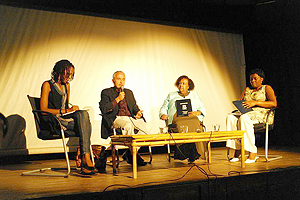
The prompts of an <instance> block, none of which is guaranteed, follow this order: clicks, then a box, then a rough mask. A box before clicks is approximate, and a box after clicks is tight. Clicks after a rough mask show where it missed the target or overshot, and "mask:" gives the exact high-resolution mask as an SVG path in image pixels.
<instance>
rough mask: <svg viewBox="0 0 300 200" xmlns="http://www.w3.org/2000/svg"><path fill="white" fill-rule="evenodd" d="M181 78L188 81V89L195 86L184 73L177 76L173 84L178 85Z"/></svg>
mask: <svg viewBox="0 0 300 200" xmlns="http://www.w3.org/2000/svg"><path fill="white" fill-rule="evenodd" d="M182 79H187V80H188V81H189V90H190V91H191V90H193V89H194V88H195V84H194V82H193V81H192V79H190V78H189V77H188V76H186V75H182V76H179V77H178V79H177V80H176V82H175V84H174V85H175V86H176V87H178V85H179V82H180V81H181V80H182Z"/></svg>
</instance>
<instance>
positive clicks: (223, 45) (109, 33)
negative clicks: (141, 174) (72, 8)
mask: <svg viewBox="0 0 300 200" xmlns="http://www.w3.org/2000/svg"><path fill="white" fill-rule="evenodd" d="M0 13H1V15H0V27H1V30H0V52H1V54H0V63H1V65H0V70H1V71H0V99H1V104H0V112H1V113H3V114H4V115H5V116H8V115H11V114H19V115H20V116H22V117H24V118H25V120H26V131H25V135H26V145H27V149H28V151H29V153H31V154H34V153H51V152H62V147H61V142H60V141H41V140H39V139H38V138H37V136H36V130H35V124H34V119H33V115H32V113H31V107H30V105H29V102H28V100H27V97H26V95H27V94H29V95H31V96H39V95H40V89H41V84H42V83H43V81H45V80H48V79H49V78H50V73H51V70H52V68H53V66H54V64H55V62H57V61H58V60H60V59H68V60H70V61H71V62H72V63H73V64H74V66H75V70H76V73H75V79H74V80H73V81H72V82H71V98H70V101H71V103H72V104H75V105H79V107H80V108H90V111H89V112H90V117H91V122H92V127H93V133H92V143H95V144H96V143H105V142H107V141H104V140H102V139H101V138H100V123H101V117H100V116H99V114H100V110H99V105H98V102H99V100H100V92H101V90H102V89H104V88H106V87H111V86H112V85H113V84H112V74H113V72H115V71H117V70H122V71H124V72H125V74H126V84H125V87H126V88H129V89H131V90H132V91H133V92H134V95H135V98H136V100H137V103H138V105H139V106H140V107H141V108H142V109H143V110H144V115H145V118H146V119H147V122H148V123H149V124H150V126H151V128H152V132H153V133H158V132H159V126H163V125H164V122H163V121H161V120H160V119H159V118H158V112H159V108H160V106H161V105H162V103H163V100H164V99H165V98H166V97H167V94H168V93H169V92H171V91H174V90H176V88H175V86H174V83H175V80H176V79H177V78H178V77H179V76H180V75H187V76H189V77H190V78H191V79H192V80H193V81H194V82H195V86H196V87H195V91H196V92H197V93H198V94H199V95H200V97H201V99H202V101H203V102H204V104H205V106H206V109H207V116H206V117H205V119H204V123H205V125H206V126H207V129H208V130H211V126H212V124H213V123H219V124H221V129H222V130H224V129H225V118H226V115H227V113H228V112H230V111H231V110H232V109H233V106H232V104H231V101H232V100H235V99H237V98H239V95H240V93H241V91H242V89H243V88H244V87H245V85H246V83H245V59H244V49H243V39H242V35H240V34H233V33H224V32H216V31H209V30H200V29H194V28H185V27H178V26H166V25H160V24H151V23H142V22H137V21H125V20H118V19H108V18H102V17H93V16H84V15H76V14H67V13H56V12H48V11H39V10H34V9H24V8H14V7H9V6H0ZM14 151H18V148H15V150H14ZM7 152H9V151H8V150H3V149H2V150H1V149H0V155H3V154H5V153H7ZM10 152H11V151H10Z"/></svg>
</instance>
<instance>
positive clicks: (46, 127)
mask: <svg viewBox="0 0 300 200" xmlns="http://www.w3.org/2000/svg"><path fill="white" fill-rule="evenodd" d="M27 97H28V99H29V102H30V105H31V107H32V112H33V116H34V121H35V125H36V130H37V136H38V138H39V139H42V140H55V139H61V140H62V144H63V148H64V153H65V158H66V164H67V168H42V169H36V170H32V171H27V172H23V173H22V174H21V175H23V176H59V177H68V176H69V174H70V172H71V167H70V162H69V156H68V151H67V146H66V141H65V138H69V137H79V135H77V134H76V133H75V132H74V131H71V130H64V129H63V125H62V124H61V122H60V121H59V120H58V118H57V117H56V116H55V115H53V114H52V113H49V112H45V111H41V110H40V98H37V97H31V96H29V95H27ZM45 117H47V118H48V120H47V121H45V120H43V118H45ZM91 152H92V151H91ZM60 169H66V170H67V172H66V173H63V174H61V173H55V174H54V173H44V172H45V171H46V170H51V171H57V170H60ZM72 169H73V168H72ZM74 169H75V168H74Z"/></svg>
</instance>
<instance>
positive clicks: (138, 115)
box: [135, 110, 143, 119]
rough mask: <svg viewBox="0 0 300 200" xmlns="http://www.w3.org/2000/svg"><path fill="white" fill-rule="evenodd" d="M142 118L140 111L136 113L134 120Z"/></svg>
mask: <svg viewBox="0 0 300 200" xmlns="http://www.w3.org/2000/svg"><path fill="white" fill-rule="evenodd" d="M142 116H143V111H142V110H140V111H138V112H137V113H136V115H135V118H136V119H140V118H141V117H142Z"/></svg>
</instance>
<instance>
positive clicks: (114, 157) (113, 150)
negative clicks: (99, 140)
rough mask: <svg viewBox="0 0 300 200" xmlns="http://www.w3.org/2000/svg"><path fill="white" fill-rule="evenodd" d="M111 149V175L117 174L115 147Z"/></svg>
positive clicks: (112, 146)
mask: <svg viewBox="0 0 300 200" xmlns="http://www.w3.org/2000/svg"><path fill="white" fill-rule="evenodd" d="M111 149H112V155H111V159H112V164H113V174H116V173H117V166H116V146H115V145H113V144H112V145H111Z"/></svg>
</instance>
